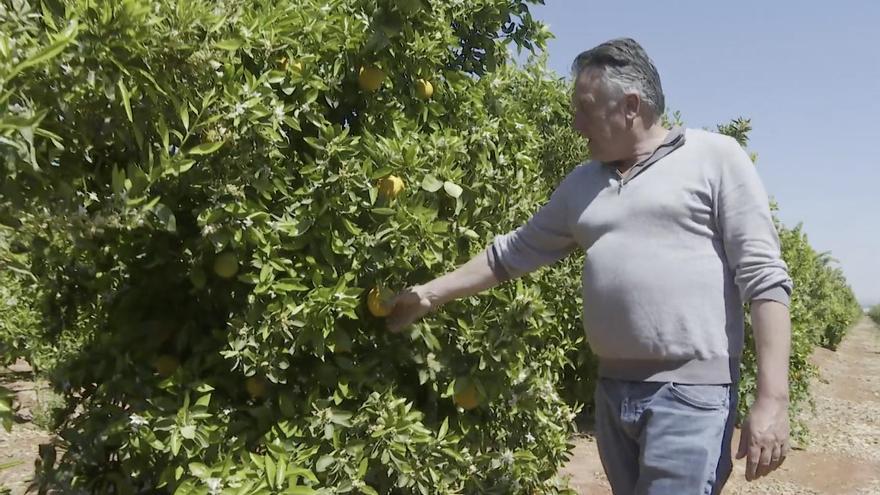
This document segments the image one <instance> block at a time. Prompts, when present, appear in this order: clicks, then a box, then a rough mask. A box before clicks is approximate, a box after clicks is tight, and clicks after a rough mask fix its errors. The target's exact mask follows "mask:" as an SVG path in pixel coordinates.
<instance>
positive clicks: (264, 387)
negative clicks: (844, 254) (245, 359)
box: [244, 376, 269, 399]
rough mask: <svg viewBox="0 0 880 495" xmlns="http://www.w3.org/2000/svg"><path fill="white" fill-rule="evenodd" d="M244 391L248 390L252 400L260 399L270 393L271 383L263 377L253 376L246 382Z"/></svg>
mask: <svg viewBox="0 0 880 495" xmlns="http://www.w3.org/2000/svg"><path fill="white" fill-rule="evenodd" d="M244 389H245V390H247V393H248V395H250V396H251V399H259V398H262V397H265V396H266V393H267V392H268V391H269V382H267V381H266V379H265V378H263V377H261V376H251V377H248V379H247V380H245V381H244Z"/></svg>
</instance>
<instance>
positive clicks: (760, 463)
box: [736, 397, 789, 481]
mask: <svg viewBox="0 0 880 495" xmlns="http://www.w3.org/2000/svg"><path fill="white" fill-rule="evenodd" d="M741 433H742V435H741V436H740V439H739V449H738V450H737V453H736V458H737V459H742V458H743V457H746V456H747V455H748V461H747V462H746V480H748V481H754V480H756V479H758V478H760V477H762V476H766V475H767V474H769V473H771V472H772V471H774V470H775V469H776V468H778V467H779V466H780V465H782V462H783V461H785V457H786V456H787V455H788V451H789V438H788V435H789V424H788V400H787V399H762V398H760V397H759V398H758V399H757V400H756V401H755V403H754V404H753V405H752V410H751V411H750V412H749V417H748V418H747V419H746V422H745V423H744V424H743V427H742V432H741Z"/></svg>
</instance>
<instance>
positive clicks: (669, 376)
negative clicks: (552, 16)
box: [388, 39, 792, 495]
mask: <svg viewBox="0 0 880 495" xmlns="http://www.w3.org/2000/svg"><path fill="white" fill-rule="evenodd" d="M573 73H574V76H575V89H574V93H573V97H572V107H573V112H574V122H573V126H574V128H575V130H577V131H578V132H579V133H580V134H581V135H582V136H583V137H584V138H586V139H587V140H589V147H590V152H591V154H592V160H591V161H589V162H586V163H584V164H581V165H579V166H578V167H576V168H575V169H574V170H573V171H572V172H571V173H569V174H568V176H567V177H566V178H565V179H564V180H563V181H562V183H560V184H559V186H558V187H557V188H556V190H555V191H554V192H553V194H552V195H551V198H550V200H549V201H548V202H547V204H545V205H544V206H543V207H542V208H541V209H540V210H538V211H537V212H536V213H535V215H534V216H533V217H532V218H531V219H530V220H529V221H528V222H527V223H526V224H525V225H523V226H521V227H520V228H518V229H516V230H514V231H513V232H509V233H507V234H505V235H500V236H498V237H496V238H495V240H494V242H493V243H492V245H491V246H490V247H489V248H488V249H486V251H485V252H483V253H481V254H480V255H478V256H476V257H475V258H474V259H472V260H470V261H469V262H468V263H466V264H465V265H463V266H461V267H459V268H458V269H457V270H455V271H453V272H451V273H449V274H446V275H444V276H442V277H439V278H437V279H434V280H432V281H430V282H428V283H426V284H424V285H419V286H415V287H411V288H409V289H407V290H405V291H402V292H401V293H400V294H398V295H397V297H396V298H395V303H394V309H393V312H392V314H391V315H390V316H389V318H388V326H389V328H390V329H391V330H392V331H399V330H401V329H402V328H404V327H406V326H408V325H409V324H411V323H412V322H414V321H415V320H417V319H418V318H421V317H422V316H424V315H425V314H426V313H427V312H428V311H430V310H432V309H436V308H437V307H438V306H440V305H442V304H443V303H445V302H447V301H450V300H453V299H456V298H459V297H464V296H468V295H472V294H475V293H478V292H481V291H483V290H486V289H488V288H491V287H493V286H495V285H497V284H499V283H502V282H504V281H506V280H510V279H512V278H516V277H519V276H522V275H524V274H526V273H529V272H531V271H534V270H536V269H537V268H539V267H541V266H544V265H548V264H551V263H554V262H556V261H558V260H560V259H561V258H563V257H565V256H567V255H568V254H570V253H571V252H572V251H574V250H576V249H578V248H582V249H584V250H586V252H587V256H586V259H585V262H584V269H583V301H584V311H583V318H584V327H585V329H586V332H587V337H588V340H589V343H590V346H591V348H592V349H593V351H594V352H595V353H596V355H597V356H598V357H599V362H600V364H599V376H600V381H599V383H598V384H597V387H596V394H595V411H596V436H597V440H598V447H599V453H600V456H601V458H602V463H603V465H604V467H605V472H606V474H607V475H608V479H609V481H610V483H611V486H612V488H613V490H614V493H615V494H634V493H635V494H651V495H659V494H662V495H667V494H675V495H681V494H712V493H719V492H720V490H721V487H722V486H723V485H724V483H725V481H726V480H727V478H728V476H729V475H730V471H731V467H732V464H731V459H730V457H731V456H730V454H731V446H730V442H731V436H732V433H733V420H734V414H735V411H736V395H737V394H736V384H737V383H738V382H737V380H738V378H739V376H738V375H739V374H738V371H739V362H740V357H741V353H742V348H743V327H744V323H743V312H742V304H743V301H750V302H751V303H752V304H751V311H752V313H751V315H752V327H753V331H754V336H755V342H756V346H757V352H758V395H757V399H756V401H755V403H754V404H753V406H752V409H751V412H750V414H749V417H748V419H747V420H746V422H745V423H744V427H743V432H742V439H741V442H740V446H739V452H738V456H740V457H745V456H747V457H748V462H747V467H746V478H747V479H749V480H752V479H755V478H758V477H761V476H763V475H765V474H767V473H769V472H770V471H772V470H774V469H776V468H777V467H778V466H779V465H780V464H781V463H782V461H783V460H784V459H785V456H786V454H787V452H788V449H789V446H788V437H789V424H788V359H789V351H790V339H791V324H790V319H789V314H788V302H789V296H790V294H791V290H792V282H791V279H790V277H789V275H788V273H787V268H786V265H785V263H784V262H783V261H782V259H781V257H780V248H779V239H778V237H777V234H776V230H775V227H774V224H773V220H772V217H771V214H770V208H769V202H768V198H767V194H766V192H765V190H764V187H763V185H762V184H761V181H760V179H759V177H758V175H757V172H756V171H755V168H754V166H753V165H752V163H751V161H750V160H749V157H748V155H747V154H746V153H745V151H744V150H743V149H742V148H741V147H740V146H739V144H738V143H737V142H736V141H734V140H733V139H731V138H728V137H725V136H721V135H718V134H713V133H709V132H706V131H700V130H693V129H686V130H685V129H680V128H675V129H672V130H668V129H666V128H664V127H662V126H661V125H660V116H661V115H662V114H663V112H664V109H665V103H664V97H663V90H662V87H661V85H660V77H659V75H658V74H657V69H656V68H655V67H654V64H653V63H652V62H651V60H650V59H649V58H648V56H647V54H646V53H645V51H644V50H643V49H642V47H641V46H640V45H639V44H638V43H636V42H635V41H633V40H631V39H616V40H612V41H609V42H607V43H603V44H601V45H599V46H597V47H595V48H593V49H591V50H588V51H585V52H583V53H581V54H580V55H579V56H578V57H577V58H576V59H575V62H574V64H573Z"/></svg>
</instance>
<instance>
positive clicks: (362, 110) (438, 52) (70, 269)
mask: <svg viewBox="0 0 880 495" xmlns="http://www.w3.org/2000/svg"><path fill="white" fill-rule="evenodd" d="M528 3H529V2H527V1H526V0H474V1H468V2H464V1H456V0H448V1H436V2H427V1H422V0H322V1H317V0H299V1H292V0H248V1H241V0H238V1H234V0H224V1H215V0H211V1H207V0H184V1H180V0H173V1H172V0H157V1H153V2H141V1H134V0H122V1H120V0H112V1H111V0H88V1H86V0H71V1H65V2H61V1H58V0H43V1H39V2H37V1H26V0H24V1H17V0H16V1H13V0H8V1H7V0H4V2H3V4H2V8H0V26H2V30H0V87H2V88H3V90H2V92H0V110H2V113H0V153H2V154H3V156H4V169H3V171H2V174H0V191H2V197H0V219H2V222H3V223H4V224H5V225H8V226H11V227H13V228H15V229H16V236H17V238H18V239H21V240H22V242H24V243H25V245H27V246H28V249H29V252H28V255H27V271H28V272H29V274H30V275H33V277H34V278H35V279H36V280H37V281H38V290H37V293H38V294H39V295H40V296H41V297H42V299H43V300H42V303H41V304H40V305H39V308H40V312H41V318H42V321H43V323H42V326H41V327H40V330H39V332H38V333H40V332H42V333H40V335H39V338H41V339H43V340H48V341H50V342H54V341H55V340H57V339H59V338H60V337H59V336H64V335H72V336H73V337H72V339H71V340H72V341H74V342H76V343H77V345H75V346H69V347H68V348H67V350H66V352H64V353H63V355H61V356H59V357H58V359H59V360H60V362H59V364H58V365H56V366H53V369H54V370H53V373H52V377H53V383H54V385H55V386H56V387H57V389H58V390H59V391H60V392H61V393H63V394H64V396H65V398H66V407H65V408H64V409H63V410H61V411H59V415H58V425H57V431H58V433H59V436H60V440H59V442H60V444H61V447H62V452H63V453H62V454H60V455H59V456H58V461H57V463H55V462H54V459H52V457H54V455H50V454H49V450H45V452H44V453H45V454H46V457H47V458H46V459H44V460H43V463H42V466H43V467H42V470H41V472H40V473H38V474H39V476H38V484H42V485H44V486H50V485H52V484H56V485H62V486H65V487H67V489H69V490H81V491H91V492H99V493H111V492H112V493H134V492H144V491H145V490H158V492H160V493H165V492H169V493H170V492H173V493H181V494H185V493H198V494H204V493H248V494H251V493H292V494H305V493H366V494H370V493H410V492H412V493H529V492H541V493H553V492H558V491H564V488H559V487H557V481H556V480H555V474H556V471H557V468H558V467H559V466H560V465H561V463H562V462H563V461H564V457H565V452H566V450H567V446H566V441H567V437H568V434H569V433H570V426H569V425H570V421H571V418H572V416H573V412H574V411H573V408H572V407H570V406H569V405H567V404H566V403H565V402H564V401H563V400H562V399H561V398H560V397H559V396H558V395H557V394H556V392H555V389H556V387H557V385H558V383H559V381H560V373H561V371H560V370H562V369H563V367H564V366H565V365H566V363H567V362H568V359H567V357H566V355H567V353H569V355H570V352H571V351H572V349H573V348H574V347H575V345H576V340H577V337H576V336H577V335H579V334H580V330H579V329H577V326H578V323H577V322H578V317H579V315H578V311H579V309H578V306H577V302H576V301H577V297H578V296H577V292H578V283H577V281H578V278H577V277H578V273H579V270H578V266H577V264H576V262H574V261H569V262H566V263H564V264H562V265H560V266H558V267H555V268H553V269H552V270H547V271H545V272H542V273H541V274H540V275H537V276H536V277H535V279H534V283H529V284H523V283H522V282H518V283H511V284H507V285H506V286H504V287H501V288H499V289H497V290H495V291H492V292H491V293H490V294H488V295H485V296H483V297H480V298H472V299H468V300H464V301H460V302H457V303H454V304H451V305H449V306H448V307H447V308H445V309H444V311H443V312H442V313H440V314H437V315H435V316H433V317H431V318H429V319H427V320H426V321H425V322H423V323H420V324H419V325H417V326H415V327H414V328H413V330H412V331H411V332H409V333H408V334H406V335H404V336H393V335H389V334H387V333H386V332H385V331H384V330H383V326H382V320H381V318H379V317H376V316H374V315H372V314H371V313H370V312H369V311H368V310H367V299H368V294H369V293H370V292H371V291H372V290H373V289H376V290H377V291H379V293H381V291H382V289H383V288H384V289H387V288H400V287H403V286H405V285H408V284H411V283H418V282H423V281H425V280H426V279H428V278H430V277H433V276H435V275H436V274H438V273H442V272H445V271H448V270H450V269H452V268H454V267H455V266H457V265H458V264H460V263H462V262H463V261H465V260H466V259H468V258H469V257H471V256H472V255H474V254H475V253H477V252H479V251H480V250H481V249H483V248H484V247H485V246H486V244H487V243H488V242H489V241H490V240H491V238H492V237H493V236H494V235H496V234H498V233H501V232H504V231H506V230H508V229H511V228H513V227H515V226H517V225H519V224H520V223H521V222H523V221H524V220H525V219H527V218H528V215H529V214H531V212H533V211H534V210H535V209H536V207H537V206H538V205H539V204H540V203H541V202H542V201H544V200H545V199H546V197H547V193H548V191H550V190H551V189H552V186H553V185H554V184H555V183H556V182H557V181H558V179H559V178H560V177H561V176H562V174H563V173H564V170H565V168H567V167H569V166H570V165H571V164H572V163H573V162H574V161H576V160H577V157H576V156H575V155H578V154H580V155H583V153H584V151H585V150H584V149H583V146H582V145H581V144H578V142H577V141H576V140H575V139H573V136H572V135H571V133H570V131H568V130H567V125H568V124H567V121H568V105H567V100H568V94H567V86H566V85H565V84H564V83H562V82H559V81H558V80H556V79H555V78H553V77H550V76H548V75H546V74H545V73H544V71H543V64H542V63H537V64H533V65H530V66H529V67H527V68H525V69H520V68H517V67H514V66H512V65H511V64H510V62H509V61H508V58H509V47H510V46H511V44H516V45H519V46H520V47H524V48H526V49H533V48H541V47H542V46H543V45H544V42H545V40H546V38H547V37H548V33H547V32H546V30H545V29H544V27H543V26H541V25H540V24H538V23H536V22H534V21H533V19H532V18H531V16H530V14H529V10H528V5H527V4H528ZM560 280H565V281H567V282H564V283H560V282H559V281H560ZM573 301H574V302H573ZM374 307H378V308H381V301H377V303H376V304H374ZM151 493H152V492H151Z"/></svg>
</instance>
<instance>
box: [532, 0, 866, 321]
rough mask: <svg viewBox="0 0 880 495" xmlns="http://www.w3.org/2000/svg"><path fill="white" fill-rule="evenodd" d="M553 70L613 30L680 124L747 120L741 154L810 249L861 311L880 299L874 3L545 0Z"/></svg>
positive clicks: (562, 70) (539, 13)
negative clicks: (654, 80) (831, 264)
mask: <svg viewBox="0 0 880 495" xmlns="http://www.w3.org/2000/svg"><path fill="white" fill-rule="evenodd" d="M531 11H532V14H533V15H534V16H535V17H536V18H537V19H538V20H540V21H542V22H544V23H545V24H547V25H548V26H549V28H550V31H551V32H553V34H554V36H555V39H552V40H550V42H549V43H548V47H547V52H548V56H549V64H550V68H551V69H553V70H555V71H556V72H558V73H559V74H560V75H561V76H563V75H565V76H567V75H568V73H569V67H570V66H571V61H572V60H573V59H574V57H575V56H576V55H577V54H578V53H580V52H581V51H583V50H587V49H589V48H592V47H593V46H595V45H598V44H599V43H601V42H603V41H607V40H609V39H612V38H617V37H630V38H634V39H635V40H637V41H638V42H639V43H640V44H641V45H642V46H643V47H644V48H645V50H646V51H647V52H648V55H649V56H650V57H651V58H652V59H653V61H654V64H655V65H656V66H657V68H658V70H659V72H660V77H661V80H662V84H663V90H664V92H665V94H666V104H667V107H668V109H670V110H679V111H681V113H682V119H683V120H684V121H685V124H686V125H687V126H688V127H692V128H711V129H713V130H714V129H715V125H716V124H719V123H724V122H728V121H730V120H731V119H733V118H737V117H746V118H750V119H751V121H752V127H753V130H752V132H751V134H750V141H749V145H748V147H749V150H750V151H754V152H757V153H758V162H757V165H758V173H759V174H760V176H761V178H762V180H763V181H764V185H765V187H766V188H767V191H768V192H769V193H770V195H771V196H772V197H773V198H774V199H776V201H777V202H778V203H779V207H780V211H779V212H778V214H779V218H780V219H781V220H782V222H783V223H784V224H785V225H787V226H789V227H793V226H795V225H797V224H798V223H803V225H804V230H805V232H806V233H807V236H808V238H809V240H810V244H811V245H812V246H813V247H814V248H815V249H816V250H818V251H830V252H831V256H832V257H833V258H835V259H836V260H838V261H839V263H840V266H841V267H842V268H843V271H844V274H845V275H846V277H847V280H848V281H849V283H850V285H851V286H852V287H853V289H854V290H855V293H856V296H857V297H858V298H859V301H860V302H861V303H862V304H863V305H872V304H877V303H880V153H878V148H880V122H878V121H880V1H876V0H841V1H839V2H836V3H829V2H815V1H807V2H794V1H792V0H783V1H774V2H771V1H766V0H763V1H758V0H738V1H736V2H723V3H722V2H705V1H696V0H688V1H672V2H658V1H656V0H655V1H650V0H641V1H609V0H606V1H604V2H592V1H584V0H547V5H544V6H541V5H535V6H532V7H531Z"/></svg>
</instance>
